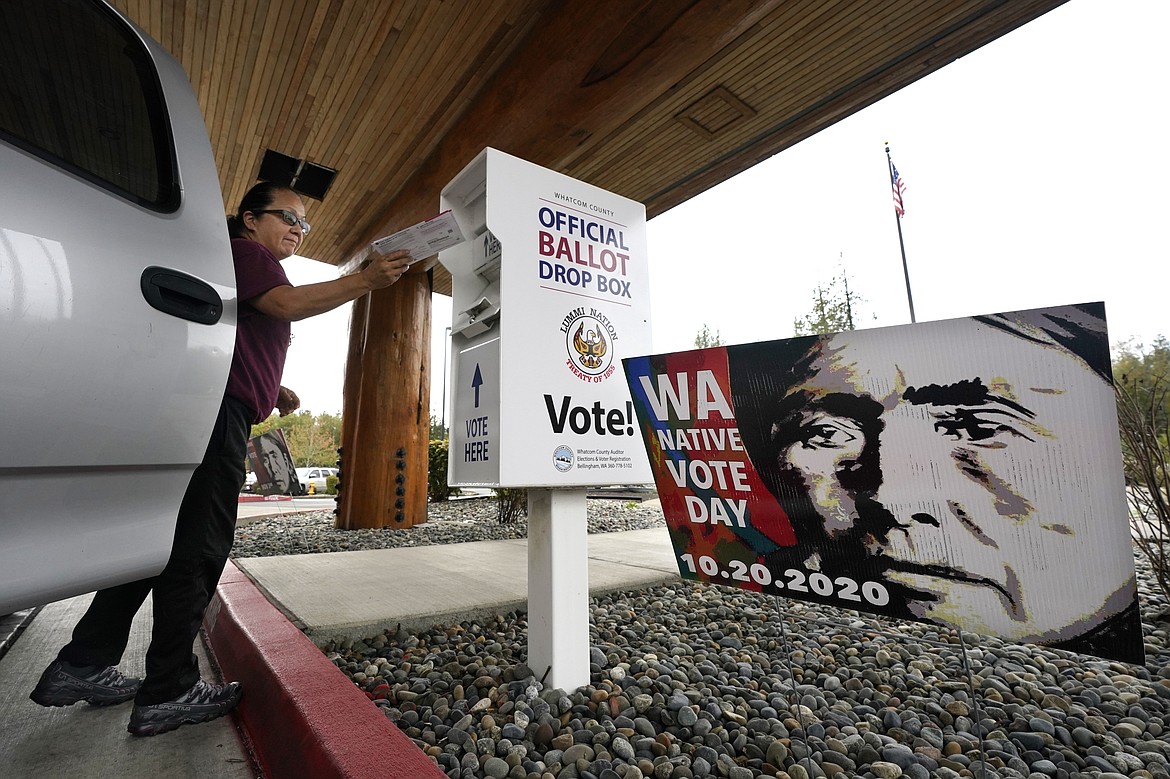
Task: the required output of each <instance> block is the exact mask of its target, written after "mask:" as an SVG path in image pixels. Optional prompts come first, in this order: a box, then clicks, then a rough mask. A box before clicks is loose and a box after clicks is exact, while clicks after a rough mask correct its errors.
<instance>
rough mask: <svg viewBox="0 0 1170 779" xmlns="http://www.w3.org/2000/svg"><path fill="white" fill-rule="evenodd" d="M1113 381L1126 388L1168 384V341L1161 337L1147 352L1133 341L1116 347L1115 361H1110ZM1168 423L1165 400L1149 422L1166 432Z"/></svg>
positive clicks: (1169, 405)
mask: <svg viewBox="0 0 1170 779" xmlns="http://www.w3.org/2000/svg"><path fill="white" fill-rule="evenodd" d="M1113 378H1114V380H1115V381H1116V382H1117V384H1118V385H1120V386H1125V387H1147V388H1148V387H1150V386H1151V385H1152V384H1154V383H1161V384H1163V385H1164V384H1166V383H1168V382H1170V341H1167V340H1166V336H1164V335H1160V336H1158V337H1157V338H1155V339H1154V343H1153V345H1152V346H1150V347H1149V348H1146V346H1145V345H1144V344H1141V343H1135V342H1134V341H1125V342H1123V343H1121V344H1119V345H1118V347H1117V359H1116V360H1114V361H1113ZM1167 420H1170V399H1166V401H1165V402H1164V403H1163V404H1162V406H1161V408H1160V410H1159V411H1158V416H1157V417H1156V418H1155V419H1154V420H1152V421H1153V422H1154V423H1155V424H1157V425H1159V426H1160V427H1162V428H1165V427H1166V423H1167Z"/></svg>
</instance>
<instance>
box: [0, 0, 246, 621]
mask: <svg viewBox="0 0 1170 779" xmlns="http://www.w3.org/2000/svg"><path fill="white" fill-rule="evenodd" d="M0 51H2V52H4V66H3V68H4V78H3V79H2V80H0V171H3V175H0V203H3V204H4V207H3V208H2V209H0V322H3V332H4V337H3V338H0V365H2V366H3V380H2V381H0V419H2V420H4V424H3V432H2V433H0V441H3V443H4V445H3V446H0V614H7V613H9V612H12V611H17V610H20V609H23V608H26V607H29V606H34V605H38V604H42V603H47V602H49V601H53V600H58V599H61V598H65V597H70V596H73V595H78V594H80V593H84V592H89V591H91V590H95V589H98V588H101V587H107V586H111V585H114V584H119V583H122V582H126V581H133V580H136V579H142V578H145V577H148V576H152V575H154V574H156V573H158V572H159V571H160V570H161V569H162V567H163V565H164V564H165V563H166V561H167V557H168V555H169V553H170V547H171V542H172V540H173V538H174V531H175V518H176V515H177V512H178V508H179V503H180V501H181V500H182V497H183V492H184V491H185V489H186V487H187V483H188V482H189V481H190V477H191V472H192V471H193V470H194V469H195V466H196V465H197V464H198V463H199V461H200V459H201V457H202V455H203V450H204V448H205V447H206V446H207V438H208V435H209V433H210V431H211V428H212V425H213V424H214V422H215V418H216V413H217V411H218V409H219V404H220V399H221V398H222V395H223V388H224V384H225V382H226V379H227V373H228V367H229V365H230V364H231V359H232V351H233V348H234V346H233V345H234V341H235V323H236V300H235V298H236V289H235V272H234V268H233V264H232V255H231V250H230V246H229V241H228V235H227V230H226V227H225V223H224V210H223V195H222V194H221V192H220V185H219V178H218V176H217V174H216V168H215V158H214V156H213V154H212V150H211V144H210V142H209V140H208V137H207V131H206V129H205V124H204V122H203V117H202V115H201V113H200V110H199V105H198V103H197V102H196V100H195V95H194V93H193V91H192V89H191V84H190V82H189V81H188V79H187V75H186V73H184V71H183V69H182V67H181V66H180V65H179V63H178V62H176V61H175V60H174V59H173V58H172V57H171V55H170V54H168V53H167V52H166V51H165V50H164V49H163V48H162V47H161V46H159V45H158V44H157V43H155V42H154V41H153V40H151V39H150V38H148V37H146V36H145V35H144V34H143V33H142V31H141V30H139V29H138V28H136V27H135V26H134V25H132V24H131V23H129V22H128V21H127V20H126V19H125V18H124V17H122V16H121V15H120V14H119V13H118V12H117V11H115V10H114V9H113V8H111V7H110V6H109V5H107V4H106V3H103V2H97V0H35V2H34V0H12V1H9V0H5V2H0Z"/></svg>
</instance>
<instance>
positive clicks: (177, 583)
mask: <svg viewBox="0 0 1170 779" xmlns="http://www.w3.org/2000/svg"><path fill="white" fill-rule="evenodd" d="M251 421H252V412H251V410H249V409H248V408H247V407H246V406H244V405H243V404H242V403H240V402H239V401H237V400H235V399H234V398H229V397H224V400H223V402H222V403H221V404H220V407H219V416H218V417H217V418H216V420H215V429H214V430H213V431H212V434H211V440H210V442H209V443H208V444H207V451H206V453H205V454H204V455H203V462H201V463H200V464H199V467H198V468H196V469H195V472H194V473H193V474H192V476H191V482H190V484H188V485H187V491H186V493H185V494H184V495H183V502H182V504H181V505H180V507H179V518H178V522H177V524H176V526H175V540H174V544H173V545H172V547H171V556H170V559H169V560H168V561H167V564H166V567H165V568H164V569H163V570H162V573H160V574H158V575H157V576H154V577H151V578H149V579H142V580H140V581H136V582H130V583H129V584H122V585H119V586H117V587H110V588H109V589H105V590H100V591H99V592H98V593H97V594H95V595H94V598H93V602H92V603H91V604H90V606H89V609H88V610H87V611H86V612H85V615H84V616H83V617H82V618H81V620H80V621H79V622H78V623H77V627H75V628H74V629H73V639H72V640H71V641H70V642H69V643H68V644H66V645H65V647H64V648H62V649H61V652H60V654H58V656H57V659H59V660H63V661H64V662H67V663H70V664H72V665H100V666H107V665H117V664H118V663H119V662H120V661H121V659H122V653H123V652H125V651H126V644H127V643H128V641H129V639H130V625H131V623H132V622H133V621H134V615H135V614H137V613H138V609H139V608H141V606H142V603H143V601H145V600H146V596H147V594H149V593H153V599H154V627H153V630H152V632H151V638H150V646H149V647H148V648H147V650H146V678H145V679H144V680H143V682H142V687H141V689H140V690H139V691H138V696H137V697H136V698H135V702H136V703H138V704H141V705H144V706H145V705H151V704H155V703H162V702H164V701H169V700H173V699H175V698H177V697H179V696H180V695H182V694H183V693H184V692H186V691H187V690H189V689H190V688H191V687H192V686H193V685H194V684H195V682H197V681H199V663H198V660H197V659H196V657H195V655H194V654H193V653H192V651H191V648H192V644H194V642H195V638H196V636H198V635H199V626H200V624H201V623H202V621H203V611H204V609H206V608H207V604H208V603H210V602H211V597H212V595H213V594H214V593H215V586H216V584H218V582H219V577H220V574H221V573H223V568H224V565H225V564H226V563H227V558H228V553H229V552H231V548H232V542H233V540H234V538H235V528H236V509H237V508H238V506H239V493H240V488H241V487H243V485H244V458H245V456H246V452H245V448H246V446H247V443H248V434H249V432H250V430H251Z"/></svg>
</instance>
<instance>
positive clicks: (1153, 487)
mask: <svg viewBox="0 0 1170 779" xmlns="http://www.w3.org/2000/svg"><path fill="white" fill-rule="evenodd" d="M1167 395H1168V391H1167V381H1166V379H1165V377H1155V378H1154V379H1152V380H1147V381H1142V382H1139V381H1127V380H1126V378H1125V377H1124V376H1123V377H1122V380H1121V381H1120V382H1119V383H1118V384H1117V419H1118V424H1119V426H1120V428H1121V451H1122V458H1123V460H1124V461H1125V476H1126V495H1127V496H1128V498H1129V508H1130V516H1129V519H1130V525H1131V528H1132V530H1133V537H1134V540H1135V542H1136V543H1137V546H1138V548H1139V549H1140V550H1141V552H1142V554H1143V555H1145V557H1146V559H1147V560H1148V561H1149V563H1150V567H1151V568H1152V569H1153V572H1154V577H1155V579H1157V582H1158V586H1159V588H1161V590H1162V594H1163V595H1165V596H1167V597H1170V423H1168V422H1167V417H1166V414H1165V413H1164V409H1165V408H1166V405H1167ZM1161 616H1163V617H1167V616H1170V615H1167V614H1164V615H1161Z"/></svg>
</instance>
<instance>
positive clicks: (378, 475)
mask: <svg viewBox="0 0 1170 779" xmlns="http://www.w3.org/2000/svg"><path fill="white" fill-rule="evenodd" d="M430 332H431V277H430V274H428V273H424V272H421V271H416V272H413V273H408V274H406V275H405V276H403V277H402V278H401V279H400V280H399V281H398V282H397V283H395V284H394V285H392V286H390V287H387V288H386V289H383V290H378V291H376V292H374V293H372V294H371V295H370V296H369V305H368V314H367V318H366V328H365V333H364V343H363V345H362V348H361V352H360V354H361V372H360V379H359V380H360V384H359V385H358V388H357V403H356V404H354V403H353V402H352V400H353V395H352V393H349V392H347V398H348V400H349V401H350V402H347V404H346V409H345V413H346V416H347V419H346V426H347V429H352V434H351V435H350V438H349V439H348V440H347V441H346V442H345V444H344V447H343V448H344V453H343V456H342V459H343V461H344V465H343V466H342V473H343V477H344V480H345V482H344V485H343V487H342V495H343V500H342V503H341V509H342V510H341V513H340V514H339V515H338V520H337V524H338V526H339V527H343V528H347V529H355V528H383V527H393V528H408V527H412V526H414V525H418V524H422V523H423V522H426V520H427V458H428V451H429V450H428V443H429V439H430V407H431V397H430V394H431V381H430V373H431V365H430V362H431V344H430ZM350 338H351V352H352V349H353V345H354V344H353V339H354V335H353V333H351V336H350ZM348 376H349V370H348V369H347V390H348ZM355 381H357V380H355ZM354 405H356V409H354V408H352V406H354ZM354 411H356V414H354ZM350 416H353V417H355V418H354V419H353V420H352V421H351V420H350V419H349V417H350ZM350 425H352V428H350V427H349V426H350Z"/></svg>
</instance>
